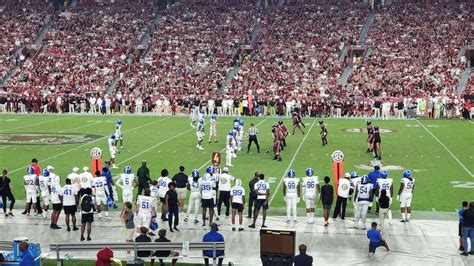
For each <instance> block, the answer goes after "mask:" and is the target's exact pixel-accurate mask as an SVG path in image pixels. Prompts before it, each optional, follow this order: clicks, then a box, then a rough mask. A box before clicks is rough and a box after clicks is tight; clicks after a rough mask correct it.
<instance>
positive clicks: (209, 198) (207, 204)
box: [200, 175, 215, 227]
mask: <svg viewBox="0 0 474 266" xmlns="http://www.w3.org/2000/svg"><path fill="white" fill-rule="evenodd" d="M209 177H210V176H209V175H204V178H203V179H202V180H201V182H200V186H201V202H202V226H203V227H205V226H206V214H207V210H209V224H212V219H213V218H214V206H215V199H214V198H213V197H214V195H215V191H214V186H215V182H214V181H213V180H211V178H209Z"/></svg>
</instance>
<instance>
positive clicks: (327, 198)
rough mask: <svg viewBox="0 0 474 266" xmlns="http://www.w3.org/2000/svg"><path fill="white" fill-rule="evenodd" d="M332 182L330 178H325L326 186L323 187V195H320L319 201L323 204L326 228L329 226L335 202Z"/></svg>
mask: <svg viewBox="0 0 474 266" xmlns="http://www.w3.org/2000/svg"><path fill="white" fill-rule="evenodd" d="M330 181H331V179H330V178H329V176H325V177H324V185H323V186H322V187H321V193H320V194H319V200H320V201H321V202H322V203H323V216H324V226H328V225H329V222H328V220H329V213H330V212H331V205H332V202H333V200H334V188H333V187H332V185H331V184H329V182H330Z"/></svg>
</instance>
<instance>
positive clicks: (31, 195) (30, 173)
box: [23, 166, 39, 215]
mask: <svg viewBox="0 0 474 266" xmlns="http://www.w3.org/2000/svg"><path fill="white" fill-rule="evenodd" d="M23 181H24V183H25V195H26V202H27V207H26V209H27V210H29V209H31V207H32V208H33V210H36V203H37V200H36V198H37V197H38V195H37V191H38V186H39V182H38V178H37V176H36V175H35V169H34V168H33V167H32V166H30V167H28V169H27V174H26V175H25V176H24V177H23ZM30 202H31V203H30ZM30 204H31V206H29V205H30ZM26 215H30V213H29V212H28V213H26Z"/></svg>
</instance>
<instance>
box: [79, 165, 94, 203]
mask: <svg viewBox="0 0 474 266" xmlns="http://www.w3.org/2000/svg"><path fill="white" fill-rule="evenodd" d="M82 171H83V172H82V173H80V174H79V185H80V186H81V188H80V189H79V198H82V195H84V194H85V190H86V189H87V188H90V189H92V181H93V180H92V179H93V176H92V174H91V173H90V172H89V167H87V166H84V167H83V168H82Z"/></svg>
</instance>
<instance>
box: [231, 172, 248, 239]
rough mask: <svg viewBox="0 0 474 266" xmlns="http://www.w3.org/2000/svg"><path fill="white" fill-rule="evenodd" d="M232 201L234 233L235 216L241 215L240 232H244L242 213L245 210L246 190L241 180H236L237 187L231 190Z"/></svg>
mask: <svg viewBox="0 0 474 266" xmlns="http://www.w3.org/2000/svg"><path fill="white" fill-rule="evenodd" d="M230 201H231V202H232V231H235V215H236V214H237V213H238V214H239V231H244V228H243V227H242V222H243V220H244V217H243V215H242V212H243V211H244V208H245V189H244V188H243V187H242V181H241V180H240V179H237V180H235V186H234V187H232V188H231V190H230Z"/></svg>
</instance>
